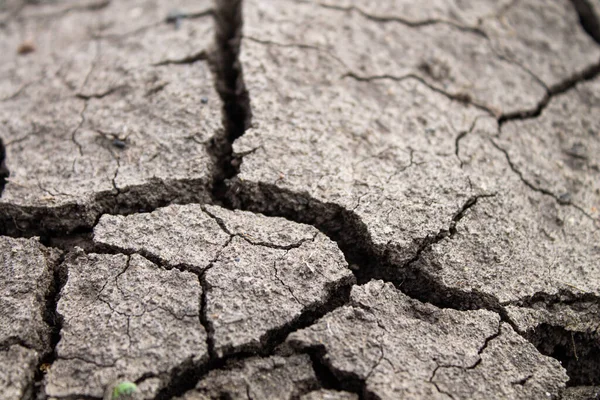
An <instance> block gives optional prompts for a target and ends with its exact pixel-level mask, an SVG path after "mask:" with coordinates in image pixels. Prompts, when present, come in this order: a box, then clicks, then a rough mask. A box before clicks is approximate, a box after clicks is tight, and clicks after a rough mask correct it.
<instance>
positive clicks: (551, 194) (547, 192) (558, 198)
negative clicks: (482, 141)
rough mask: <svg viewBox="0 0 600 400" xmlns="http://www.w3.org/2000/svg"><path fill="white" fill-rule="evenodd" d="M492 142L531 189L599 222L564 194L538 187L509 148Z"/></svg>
mask: <svg viewBox="0 0 600 400" xmlns="http://www.w3.org/2000/svg"><path fill="white" fill-rule="evenodd" d="M490 142H491V144H492V145H493V146H494V147H495V148H496V149H498V150H499V151H501V152H502V153H503V154H504V156H505V158H506V161H507V163H508V165H509V166H510V169H511V170H512V171H513V172H514V173H515V174H516V175H517V176H518V177H519V179H520V180H521V182H523V183H524V184H525V186H527V187H528V188H529V189H531V190H533V191H535V192H538V193H541V194H544V195H546V196H549V197H552V198H553V199H554V200H555V201H556V202H557V203H558V204H559V205H561V206H570V207H573V208H575V209H577V210H578V211H579V212H581V213H582V214H583V215H584V216H585V217H586V218H588V219H589V220H591V221H592V222H593V223H594V225H596V224H597V221H596V219H595V218H594V217H593V216H592V215H590V214H589V213H588V212H587V211H586V210H584V209H583V207H581V206H579V205H578V204H575V203H573V202H571V201H570V200H568V199H565V198H563V197H562V196H559V195H557V194H556V193H554V192H552V191H550V190H548V189H544V188H541V187H538V186H536V185H534V184H533V183H531V182H530V181H529V180H528V179H526V178H525V177H524V176H523V173H522V172H521V170H520V169H519V168H518V167H517V166H516V165H515V164H514V163H513V161H512V160H511V158H510V155H509V154H508V150H506V149H505V148H503V147H502V146H500V145H499V144H498V143H496V141H495V140H494V139H490Z"/></svg>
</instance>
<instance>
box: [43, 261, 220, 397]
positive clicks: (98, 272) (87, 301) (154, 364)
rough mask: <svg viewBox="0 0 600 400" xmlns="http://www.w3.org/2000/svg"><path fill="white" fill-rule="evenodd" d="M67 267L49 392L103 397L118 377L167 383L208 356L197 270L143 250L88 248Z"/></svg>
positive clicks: (61, 394) (59, 304)
mask: <svg viewBox="0 0 600 400" xmlns="http://www.w3.org/2000/svg"><path fill="white" fill-rule="evenodd" d="M62 267H63V268H65V269H66V270H67V272H68V280H67V283H66V284H65V286H64V287H63V289H62V291H61V297H60V300H59V301H58V308H57V312H58V314H59V315H60V317H61V320H62V329H61V333H60V336H61V338H60V342H59V343H58V346H57V348H56V355H57V360H56V361H55V362H54V363H53V365H52V367H51V369H50V371H49V373H48V376H47V384H46V387H45V390H46V394H47V395H49V396H51V397H69V396H70V397H78V396H80V397H85V396H92V397H102V396H103V393H104V391H105V388H106V387H107V386H108V385H110V384H111V383H112V382H114V381H115V380H117V379H123V380H130V381H136V380H139V379H142V378H144V379H145V378H148V377H157V378H159V379H160V380H161V383H162V384H163V385H166V384H168V383H169V379H170V378H171V374H172V372H173V370H175V369H176V368H177V367H181V366H184V365H188V366H191V365H200V364H202V363H204V362H205V361H206V360H207V358H208V349H207V345H206V332H205V330H204V327H203V326H202V324H201V323H200V302H201V297H202V289H201V287H200V283H199V282H198V278H197V277H196V276H195V275H193V274H192V273H189V272H182V271H179V270H176V269H172V270H164V269H162V268H160V267H158V266H156V265H155V264H153V263H152V262H150V261H148V260H146V259H145V258H143V257H141V256H139V255H132V256H126V255H122V254H117V255H103V254H84V253H83V252H79V253H77V252H75V253H71V254H69V255H68V257H67V259H66V260H65V262H64V264H63V266H62ZM142 380H143V379H142ZM156 389H160V386H159V387H157V388H156ZM152 395H156V392H155V393H152Z"/></svg>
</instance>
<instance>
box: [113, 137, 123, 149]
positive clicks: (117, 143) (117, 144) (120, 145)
mask: <svg viewBox="0 0 600 400" xmlns="http://www.w3.org/2000/svg"><path fill="white" fill-rule="evenodd" d="M112 144H113V146H115V147H117V148H119V149H124V148H125V146H126V143H125V142H124V141H122V140H121V139H114V140H113V141H112Z"/></svg>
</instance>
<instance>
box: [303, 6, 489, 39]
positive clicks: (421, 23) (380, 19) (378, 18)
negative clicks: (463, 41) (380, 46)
mask: <svg viewBox="0 0 600 400" xmlns="http://www.w3.org/2000/svg"><path fill="white" fill-rule="evenodd" d="M299 2H300V3H307V4H314V3H309V2H306V1H304V0H300V1H299ZM317 4H318V5H319V6H320V7H323V8H327V9H330V10H338V11H344V12H351V11H355V12H357V13H359V14H360V15H362V16H363V17H364V18H366V19H368V20H371V21H374V22H377V23H390V22H391V23H398V24H401V25H405V26H408V27H410V28H420V27H425V26H431V25H448V26H451V27H453V28H455V29H458V30H460V31H465V32H471V33H474V34H476V35H479V36H485V33H484V32H483V31H482V30H481V29H479V28H478V27H476V26H467V25H461V24H459V23H456V22H453V21H450V20H444V19H440V18H427V19H422V20H417V21H411V20H409V19H406V18H402V17H398V16H393V17H390V16H383V15H374V14H371V13H368V12H366V11H365V10H363V9H362V8H360V7H357V6H338V5H333V4H325V3H317Z"/></svg>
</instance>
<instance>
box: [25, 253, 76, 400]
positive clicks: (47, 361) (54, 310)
mask: <svg viewBox="0 0 600 400" xmlns="http://www.w3.org/2000/svg"><path fill="white" fill-rule="evenodd" d="M64 259H65V253H62V254H61V255H60V256H59V257H58V259H57V260H53V263H52V266H51V269H52V274H53V282H52V286H51V287H50V290H49V291H48V293H47V294H46V312H45V315H44V320H45V322H46V324H48V326H49V327H50V351H49V352H48V353H47V354H45V355H43V357H42V358H41V359H40V363H39V365H38V368H36V371H35V372H36V375H35V379H34V391H35V395H34V397H33V398H35V399H39V398H44V396H45V388H44V374H45V371H47V370H48V368H49V367H50V366H51V365H52V364H53V363H54V361H56V359H57V358H58V355H57V353H56V347H57V345H58V342H59V341H60V334H61V330H62V323H63V321H62V316H61V315H60V314H59V313H58V301H59V300H60V294H61V291H62V288H63V287H64V286H65V284H66V283H67V277H68V271H67V269H66V267H65V266H64V265H63V261H64Z"/></svg>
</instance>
